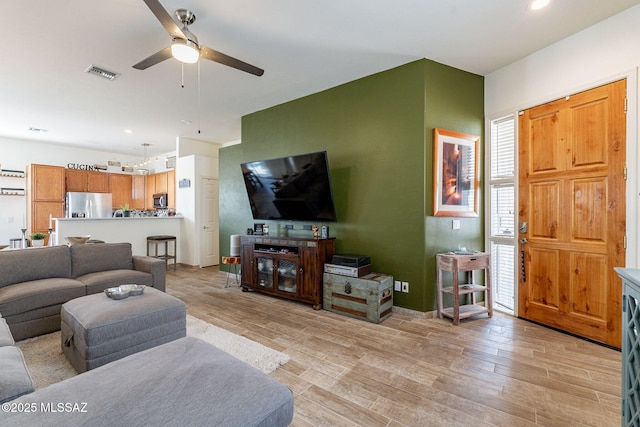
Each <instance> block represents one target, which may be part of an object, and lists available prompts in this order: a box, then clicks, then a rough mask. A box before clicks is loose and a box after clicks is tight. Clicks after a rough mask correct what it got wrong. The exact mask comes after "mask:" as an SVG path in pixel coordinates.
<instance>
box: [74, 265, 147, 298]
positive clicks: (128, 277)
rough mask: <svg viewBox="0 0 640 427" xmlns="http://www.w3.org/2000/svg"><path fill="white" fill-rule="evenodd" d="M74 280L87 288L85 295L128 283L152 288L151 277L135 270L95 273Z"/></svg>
mask: <svg viewBox="0 0 640 427" xmlns="http://www.w3.org/2000/svg"><path fill="white" fill-rule="evenodd" d="M76 280H78V281H80V282H82V283H84V284H85V285H86V286H87V295H91V294H97V293H99V292H103V291H104V290H105V289H107V288H112V287H115V286H120V285H126V284H128V283H132V284H136V285H146V286H153V276H151V274H149V273H143V272H142V271H137V270H109V271H98V272H96V273H89V274H85V275H84V276H78V277H76Z"/></svg>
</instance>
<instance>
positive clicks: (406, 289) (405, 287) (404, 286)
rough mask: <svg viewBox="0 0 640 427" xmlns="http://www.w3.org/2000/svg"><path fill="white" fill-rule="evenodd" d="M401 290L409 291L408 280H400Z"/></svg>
mask: <svg viewBox="0 0 640 427" xmlns="http://www.w3.org/2000/svg"><path fill="white" fill-rule="evenodd" d="M402 292H407V293H408V292H409V282H402Z"/></svg>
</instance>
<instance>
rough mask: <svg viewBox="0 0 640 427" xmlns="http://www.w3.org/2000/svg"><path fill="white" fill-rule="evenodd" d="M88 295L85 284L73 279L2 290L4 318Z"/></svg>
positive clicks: (41, 281) (27, 283)
mask: <svg viewBox="0 0 640 427" xmlns="http://www.w3.org/2000/svg"><path fill="white" fill-rule="evenodd" d="M86 294H87V290H86V287H85V285H84V283H82V282H79V281H77V280H73V279H41V280H33V281H30V282H24V283H18V284H15V285H10V286H5V287H3V288H0V312H2V314H3V315H4V317H5V318H6V317H10V316H12V315H15V314H19V313H24V312H27V311H30V310H35V309H38V308H41V307H48V306H52V305H58V304H62V303H65V302H67V301H69V300H72V299H74V298H78V297H82V296H85V295H86Z"/></svg>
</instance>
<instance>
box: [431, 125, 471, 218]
mask: <svg viewBox="0 0 640 427" xmlns="http://www.w3.org/2000/svg"><path fill="white" fill-rule="evenodd" d="M433 147H434V151H433V215H434V216H455V217H477V216H478V202H479V196H480V176H479V172H480V137H479V136H477V135H469V134H466V133H461V132H455V131H452V130H445V129H439V128H435V129H434V130H433Z"/></svg>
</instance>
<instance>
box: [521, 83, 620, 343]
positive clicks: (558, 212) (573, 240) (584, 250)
mask: <svg viewBox="0 0 640 427" xmlns="http://www.w3.org/2000/svg"><path fill="white" fill-rule="evenodd" d="M625 94H626V81H625V80H621V81H618V82H614V83H611V84H608V85H605V86H601V87H598V88H595V89H592V90H589V91H586V92H582V93H579V94H576V95H572V96H568V97H566V98H562V99H559V100H557V101H553V102H550V103H548V104H545V105H541V106H538V107H534V108H531V109H529V110H526V111H524V112H523V114H522V115H521V116H520V118H519V131H520V134H519V148H518V151H519V166H520V167H519V171H520V172H519V201H518V203H519V225H520V227H519V228H520V230H519V231H520V233H519V239H520V245H519V248H520V261H521V268H520V277H519V288H518V315H519V316H521V317H523V318H526V319H529V320H532V321H535V322H539V323H542V324H545V325H548V326H551V327H554V328H558V329H561V330H564V331H568V332H571V333H574V334H577V335H580V336H583V337H586V338H590V339H593V340H595V341H599V342H602V343H605V344H609V345H612V346H614V347H620V344H621V315H622V306H621V298H622V292H621V281H620V279H619V278H618V277H617V275H616V274H615V272H614V270H613V268H614V267H618V266H624V265H625V243H624V242H625V175H626V174H625V150H626V148H625V145H626V144H625V135H626V118H625Z"/></svg>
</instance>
